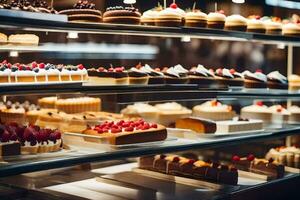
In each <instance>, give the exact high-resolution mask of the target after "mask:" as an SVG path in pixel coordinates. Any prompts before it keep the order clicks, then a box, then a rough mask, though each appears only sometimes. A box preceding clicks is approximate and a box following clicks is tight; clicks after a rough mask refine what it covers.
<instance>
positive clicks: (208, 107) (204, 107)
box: [193, 100, 232, 112]
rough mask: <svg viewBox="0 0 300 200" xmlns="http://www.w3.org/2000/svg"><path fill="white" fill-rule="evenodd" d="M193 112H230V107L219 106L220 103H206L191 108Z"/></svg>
mask: <svg viewBox="0 0 300 200" xmlns="http://www.w3.org/2000/svg"><path fill="white" fill-rule="evenodd" d="M193 110H199V111H204V112H230V111H231V110H232V109H231V106H228V105H225V104H221V103H220V102H216V101H214V100H212V101H206V102H204V103H202V104H200V105H197V106H195V107H194V108H193Z"/></svg>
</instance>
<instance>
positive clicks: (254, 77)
mask: <svg viewBox="0 0 300 200" xmlns="http://www.w3.org/2000/svg"><path fill="white" fill-rule="evenodd" d="M243 75H244V78H245V80H244V86H245V88H267V76H266V75H265V74H263V73H262V72H261V71H260V70H257V71H256V72H255V73H251V72H249V71H245V72H243Z"/></svg>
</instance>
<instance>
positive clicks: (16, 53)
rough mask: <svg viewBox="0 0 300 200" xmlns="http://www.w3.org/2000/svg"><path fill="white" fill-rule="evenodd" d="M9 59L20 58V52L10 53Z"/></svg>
mask: <svg viewBox="0 0 300 200" xmlns="http://www.w3.org/2000/svg"><path fill="white" fill-rule="evenodd" d="M9 57H19V52H17V51H10V52H9Z"/></svg>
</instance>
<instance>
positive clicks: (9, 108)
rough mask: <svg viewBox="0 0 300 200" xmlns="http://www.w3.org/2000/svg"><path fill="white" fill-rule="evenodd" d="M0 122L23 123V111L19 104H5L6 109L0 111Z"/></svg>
mask: <svg viewBox="0 0 300 200" xmlns="http://www.w3.org/2000/svg"><path fill="white" fill-rule="evenodd" d="M0 121H1V122H2V123H11V122H17V123H20V124H24V123H25V109H24V108H23V107H22V106H21V105H19V104H12V103H11V102H7V103H6V108H5V109H1V110H0Z"/></svg>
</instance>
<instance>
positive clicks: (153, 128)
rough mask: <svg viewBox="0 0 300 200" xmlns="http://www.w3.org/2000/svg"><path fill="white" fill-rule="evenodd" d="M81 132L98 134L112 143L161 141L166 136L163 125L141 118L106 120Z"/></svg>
mask: <svg viewBox="0 0 300 200" xmlns="http://www.w3.org/2000/svg"><path fill="white" fill-rule="evenodd" d="M82 133H83V134H86V135H94V136H99V137H101V138H103V139H106V140H107V141H108V143H109V144H113V145H122V144H133V143H142V142H153V141H161V140H165V139H166V138H167V130H166V128H165V127H164V126H162V125H159V124H154V123H148V122H145V121H144V120H143V119H139V120H135V121H124V120H120V121H106V122H103V123H100V124H98V125H96V126H93V127H88V128H87V129H86V130H84V131H83V132H82Z"/></svg>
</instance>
